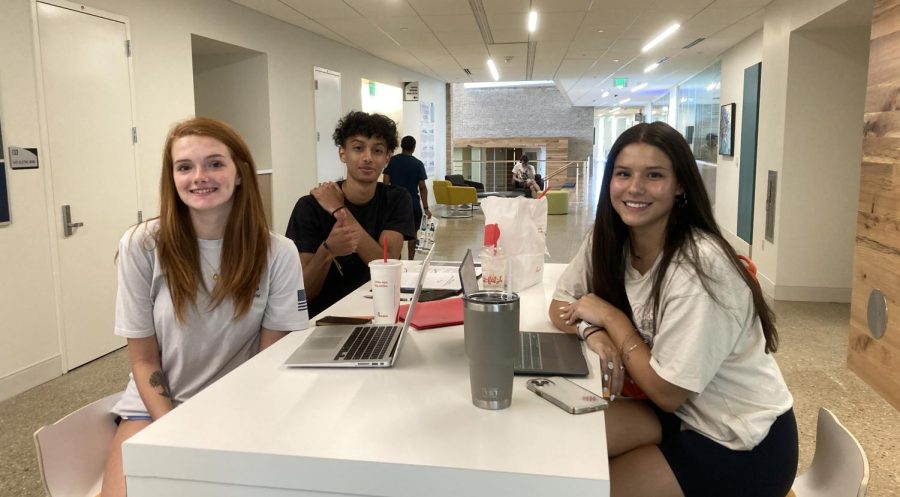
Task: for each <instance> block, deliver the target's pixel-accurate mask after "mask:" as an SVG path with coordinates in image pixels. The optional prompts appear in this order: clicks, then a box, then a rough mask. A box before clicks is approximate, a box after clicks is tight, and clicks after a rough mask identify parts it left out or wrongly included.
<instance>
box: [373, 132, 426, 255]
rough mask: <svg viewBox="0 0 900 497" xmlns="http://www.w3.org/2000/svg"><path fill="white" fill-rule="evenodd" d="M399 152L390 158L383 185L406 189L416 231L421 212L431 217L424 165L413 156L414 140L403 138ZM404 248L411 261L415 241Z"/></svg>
mask: <svg viewBox="0 0 900 497" xmlns="http://www.w3.org/2000/svg"><path fill="white" fill-rule="evenodd" d="M400 151H401V152H400V154H397V155H395V156H393V157H391V161H390V162H388V165H387V168H386V169H385V170H384V176H383V178H384V184H385V185H396V186H402V187H403V188H406V191H408V192H409V196H410V197H412V207H413V222H414V223H415V225H416V229H418V228H419V226H421V224H422V214H423V211H424V214H425V216H427V217H429V218H430V217H431V210H429V209H428V185H426V184H425V180H426V179H428V175H427V174H426V173H425V164H423V163H422V161H420V160H419V159H417V158H415V157H414V156H413V152H415V151H416V139H415V138H413V137H411V136H404V137H403V139H402V140H400ZM406 246H407V252H408V253H409V258H410V259H412V258H413V257H414V256H415V255H416V240H410V241H409V242H408V243H407V245H406Z"/></svg>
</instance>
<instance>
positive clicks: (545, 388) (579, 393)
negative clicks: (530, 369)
mask: <svg viewBox="0 0 900 497" xmlns="http://www.w3.org/2000/svg"><path fill="white" fill-rule="evenodd" d="M525 385H526V387H528V389H529V390H531V391H532V392H534V393H536V394H538V395H539V396H541V397H543V398H545V399H547V400H548V401H550V402H552V403H553V404H555V405H556V406H558V407H559V408H560V409H562V410H563V411H566V412H568V413H570V414H584V413H586V412H593V411H599V410H601V409H606V408H607V407H608V406H609V404H608V403H607V402H606V400H605V399H603V398H602V397H600V396H599V395H597V394H595V393H594V392H591V391H590V390H588V389H586V388H584V387H582V386H580V385H578V384H576V383H573V382H572V381H571V380H568V379H566V378H563V377H562V376H552V377H550V378H532V379H530V380H528V381H527V382H526V383H525Z"/></svg>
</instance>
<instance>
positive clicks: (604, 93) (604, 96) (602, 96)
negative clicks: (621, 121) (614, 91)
mask: <svg viewBox="0 0 900 497" xmlns="http://www.w3.org/2000/svg"><path fill="white" fill-rule="evenodd" d="M608 96H609V90H606V91H604V92H603V95H600V98H606V97H608Z"/></svg>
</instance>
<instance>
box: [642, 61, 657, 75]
mask: <svg viewBox="0 0 900 497" xmlns="http://www.w3.org/2000/svg"><path fill="white" fill-rule="evenodd" d="M657 67H659V63H657V62H654V63H652V64H650V65H649V66H647V67H645V68H644V72H645V73H648V72H650V71H652V70H654V69H656V68H657Z"/></svg>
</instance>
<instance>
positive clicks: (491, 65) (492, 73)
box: [487, 59, 500, 81]
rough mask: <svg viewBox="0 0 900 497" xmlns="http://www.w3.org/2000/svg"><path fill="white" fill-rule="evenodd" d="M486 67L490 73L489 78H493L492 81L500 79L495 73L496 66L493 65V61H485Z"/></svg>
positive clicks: (498, 74)
mask: <svg viewBox="0 0 900 497" xmlns="http://www.w3.org/2000/svg"><path fill="white" fill-rule="evenodd" d="M487 66H488V70H489V71H491V77H493V78H494V81H497V80H499V79H500V73H499V72H497V65H496V64H494V59H488V60H487Z"/></svg>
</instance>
